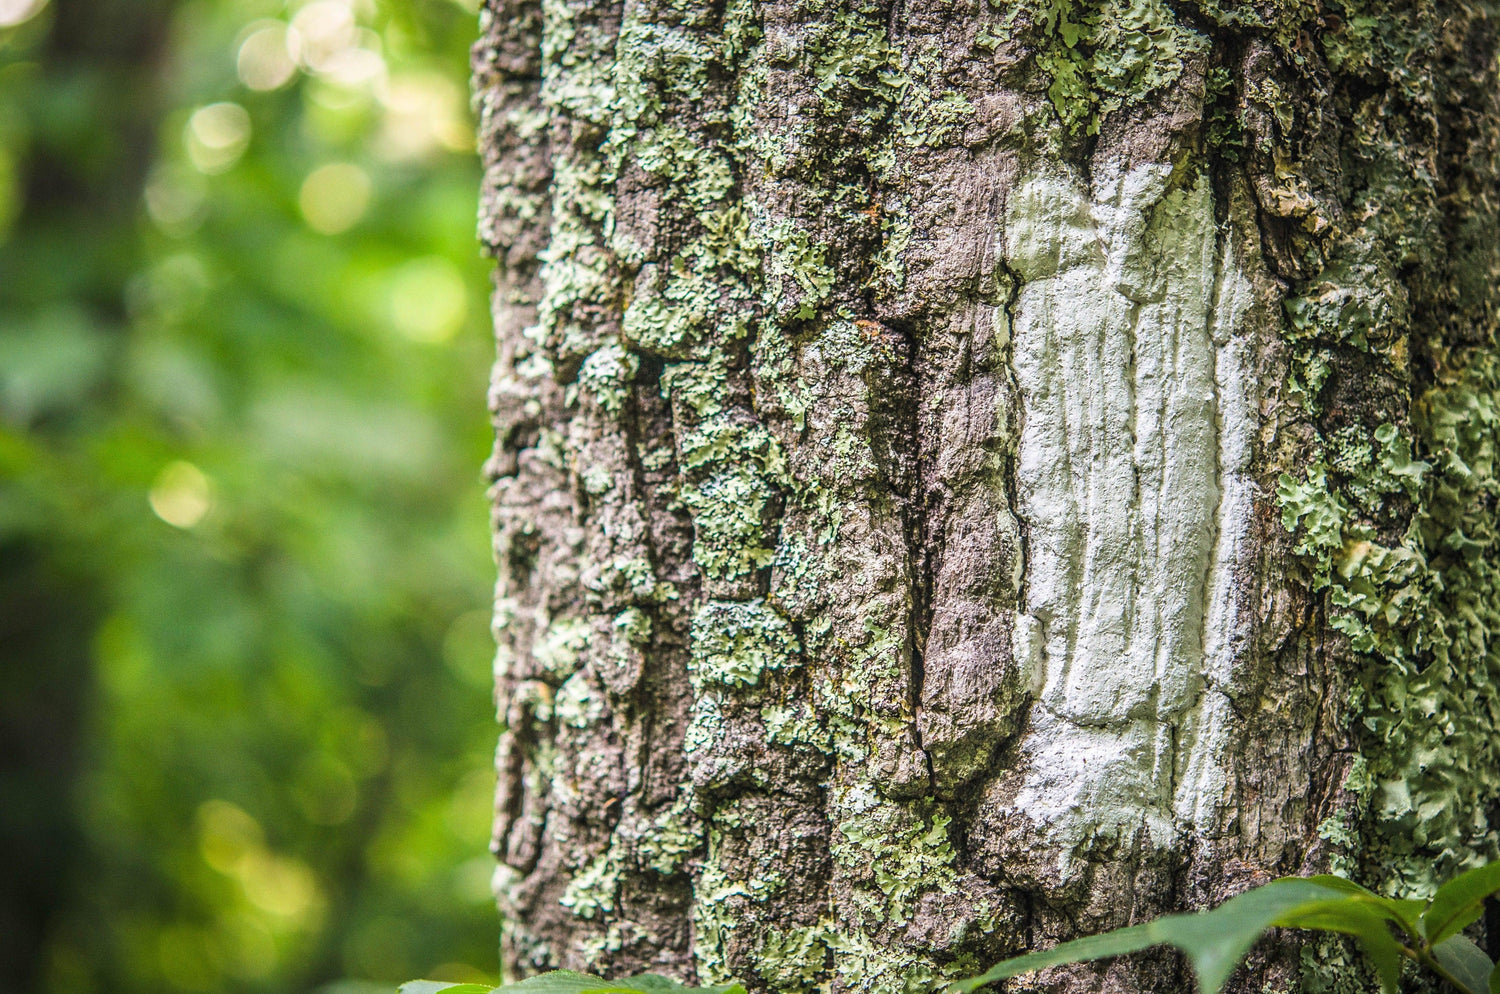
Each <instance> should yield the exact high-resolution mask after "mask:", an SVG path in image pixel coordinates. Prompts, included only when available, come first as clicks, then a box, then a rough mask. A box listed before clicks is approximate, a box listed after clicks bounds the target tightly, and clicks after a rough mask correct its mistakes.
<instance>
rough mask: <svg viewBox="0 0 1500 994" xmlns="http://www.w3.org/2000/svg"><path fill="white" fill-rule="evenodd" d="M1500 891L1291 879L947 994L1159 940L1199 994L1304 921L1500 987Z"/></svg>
mask: <svg viewBox="0 0 1500 994" xmlns="http://www.w3.org/2000/svg"><path fill="white" fill-rule="evenodd" d="M1497 892H1500V863H1490V864H1487V865H1485V866H1481V867H1477V868H1475V869H1472V870H1469V871H1467V872H1466V873H1462V874H1460V875H1459V876H1457V877H1455V878H1453V879H1452V880H1450V881H1449V882H1448V883H1446V884H1444V885H1443V886H1442V887H1440V888H1439V889H1438V891H1437V893H1435V894H1434V895H1433V896H1432V898H1431V899H1430V900H1427V901H1413V900H1398V899H1396V898H1389V897H1381V896H1380V895H1379V894H1376V893H1375V892H1374V891H1371V890H1367V889H1366V888H1364V887H1361V886H1360V885H1359V884H1356V883H1353V882H1352V881H1349V880H1345V879H1344V878H1343V877H1333V876H1317V877H1306V878H1304V877H1283V878H1282V879H1280V880H1275V881H1272V882H1271V883H1269V884H1266V885H1264V886H1262V887H1257V888H1255V889H1253V890H1249V891H1246V892H1245V893H1243V894H1240V895H1239V896H1238V897H1232V898H1230V899H1229V900H1227V901H1225V902H1224V903H1223V904H1221V905H1219V906H1218V907H1217V908H1214V909H1213V910H1212V911H1204V912H1199V913H1197V914H1181V915H1166V916H1164V917H1162V918H1157V919H1155V920H1154V921H1149V922H1145V923H1144V924H1141V925H1132V926H1130V927H1129V928H1122V929H1116V930H1115V931H1113V932H1105V933H1104V934H1102V935H1092V936H1088V937H1087V938H1083V939H1076V940H1074V941H1072V942H1064V943H1063V944H1062V945H1059V946H1055V947H1053V948H1052V949H1046V950H1042V951H1040V952H1034V953H1027V954H1025V955H1024V956H1017V957H1015V958H1013V959H1008V960H1005V961H1004V962H1003V963H999V964H997V965H995V966H994V967H992V968H990V969H989V970H988V971H987V972H985V973H983V974H981V975H980V976H977V977H971V978H969V979H967V980H960V981H958V982H957V983H954V984H952V985H950V986H949V987H948V988H947V991H946V992H945V994H969V992H971V991H974V990H977V989H978V988H981V987H984V986H986V985H988V984H993V983H995V982H997V981H1001V980H1007V979H1009V978H1011V977H1017V976H1020V975H1021V974H1023V973H1031V972H1033V971H1036V970H1042V969H1045V968H1047V967H1050V966H1061V965H1063V964H1065V963H1082V962H1086V961H1089V960H1097V959H1104V958H1106V957H1110V956H1121V955H1124V954H1125V953H1133V952H1139V951H1140V950H1142V949H1148V948H1150V947H1152V946H1162V945H1167V946H1173V947H1175V948H1176V949H1178V950H1181V951H1182V953H1183V954H1185V955H1186V956H1187V958H1188V962H1189V963H1190V964H1191V965H1192V968H1193V973H1194V974H1195V975H1196V976H1197V978H1198V990H1199V992H1200V994H1219V991H1220V990H1221V989H1222V988H1223V986H1224V983H1225V981H1227V980H1228V979H1229V975H1230V974H1231V973H1233V972H1234V968H1235V967H1236V966H1238V965H1239V962H1240V960H1242V959H1244V957H1245V954H1246V953H1248V952H1249V951H1250V947H1251V946H1253V945H1254V944H1255V941H1256V940H1257V939H1259V938H1260V937H1261V936H1262V935H1263V934H1265V932H1266V930H1267V929H1271V928H1300V929H1309V930H1312V931H1319V932H1333V933H1337V934H1340V935H1348V936H1352V937H1353V938H1354V939H1355V940H1356V941H1357V942H1358V943H1359V944H1360V947H1361V948H1362V949H1363V950H1364V952H1365V955H1366V956H1368V957H1369V959H1370V962H1371V964H1372V965H1373V966H1374V968H1375V973H1376V975H1377V976H1379V978H1380V985H1381V988H1382V989H1383V991H1384V992H1385V994H1396V992H1397V990H1398V986H1399V983H1400V978H1401V960H1402V959H1403V958H1405V959H1409V960H1411V961H1413V962H1415V963H1417V964H1419V965H1420V966H1422V967H1424V968H1426V969H1428V970H1430V971H1432V972H1433V973H1434V974H1436V975H1437V976H1438V977H1440V978H1442V979H1443V980H1444V981H1445V982H1446V983H1448V984H1449V985H1450V986H1451V987H1453V988H1454V989H1455V990H1456V991H1458V992H1459V994H1500V969H1497V968H1496V966H1495V964H1494V963H1493V962H1491V961H1490V958H1489V957H1488V956H1487V955H1485V953H1484V951H1483V950H1481V949H1480V948H1479V947H1478V946H1476V945H1475V944H1474V943H1473V942H1472V941H1471V940H1469V939H1468V938H1467V937H1465V936H1463V935H1461V934H1460V933H1461V932H1462V931H1463V930H1464V929H1465V928H1467V927H1468V926H1469V925H1471V924H1473V923H1474V922H1475V921H1477V920H1478V918H1479V916H1480V915H1481V914H1483V912H1484V901H1485V899H1486V898H1488V897H1490V896H1491V895H1493V894H1495V893H1497ZM439 992H441V994H745V988H744V987H743V986H742V985H741V984H726V985H724V986H721V987H704V988H693V987H686V986H684V985H682V984H679V983H677V982H676V981H675V980H669V979H668V978H666V977H659V976H656V975H655V974H649V973H648V974H642V975H640V976H636V977H629V978H626V979H624V980H604V979H602V978H600V977H594V976H590V975H589V974H586V973H574V972H573V971H571V970H554V971H552V972H551V973H544V974H541V975H539V976H535V977H531V978H529V979H527V980H523V981H521V982H519V983H515V984H505V985H503V986H501V987H486V986H484V985H482V984H447V983H441V982H436V981H431V980H414V981H412V982H410V983H408V984H404V985H402V987H401V989H400V991H399V994H439Z"/></svg>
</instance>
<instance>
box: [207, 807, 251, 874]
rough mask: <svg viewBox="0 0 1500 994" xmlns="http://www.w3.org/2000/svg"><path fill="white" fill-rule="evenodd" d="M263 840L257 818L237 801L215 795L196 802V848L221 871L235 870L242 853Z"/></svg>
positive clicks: (210, 863) (210, 864) (242, 855)
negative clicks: (220, 798)
mask: <svg viewBox="0 0 1500 994" xmlns="http://www.w3.org/2000/svg"><path fill="white" fill-rule="evenodd" d="M264 843H265V832H264V830H263V829H262V828H261V827H260V822H258V821H256V820H255V819H254V818H253V817H251V816H250V814H249V813H248V812H246V811H245V809H244V808H241V807H240V806H239V805H237V804H231V803H229V802H228V801H223V800H218V799H217V798H216V799H214V800H209V801H204V802H203V803H202V804H200V805H198V851H199V853H201V854H202V856H203V861H204V862H205V863H207V864H208V865H209V866H211V867H213V868H214V869H215V870H218V871H219V872H220V873H227V874H232V873H234V872H235V870H236V868H237V867H238V866H239V865H240V860H241V859H243V858H244V856H245V854H246V853H247V852H250V851H252V850H255V849H259V848H260V847H261V846H262V845H263V844H264Z"/></svg>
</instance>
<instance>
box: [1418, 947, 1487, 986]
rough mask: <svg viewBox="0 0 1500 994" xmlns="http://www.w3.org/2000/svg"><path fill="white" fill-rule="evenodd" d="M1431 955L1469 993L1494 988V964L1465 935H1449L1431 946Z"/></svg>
mask: <svg viewBox="0 0 1500 994" xmlns="http://www.w3.org/2000/svg"><path fill="white" fill-rule="evenodd" d="M1432 955H1434V956H1436V957H1437V961H1438V962H1439V963H1441V964H1443V969H1445V970H1447V971H1448V972H1449V973H1451V974H1453V978H1454V979H1455V980H1457V981H1458V982H1459V983H1461V984H1463V985H1464V986H1465V987H1467V988H1468V989H1469V994H1484V992H1485V991H1487V990H1493V989H1494V986H1495V981H1494V978H1493V974H1494V972H1495V964H1493V963H1491V962H1490V958H1489V957H1488V956H1486V955H1485V954H1484V951H1483V950H1482V949H1480V948H1479V947H1478V946H1476V945H1474V943H1473V942H1472V941H1471V940H1470V939H1468V938H1467V937H1465V936H1462V935H1454V936H1450V937H1449V938H1448V939H1446V940H1445V941H1443V942H1441V943H1439V944H1438V945H1436V946H1433V947H1432Z"/></svg>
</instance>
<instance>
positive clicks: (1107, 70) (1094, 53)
mask: <svg viewBox="0 0 1500 994" xmlns="http://www.w3.org/2000/svg"><path fill="white" fill-rule="evenodd" d="M1023 16H1024V17H1025V19H1026V20H1028V21H1029V22H1030V24H1031V25H1032V26H1033V28H1034V29H1035V30H1036V32H1037V33H1038V34H1039V35H1040V38H1041V42H1042V43H1041V45H1040V46H1039V47H1038V49H1037V51H1036V55H1035V58H1036V65H1037V68H1038V69H1040V70H1041V71H1042V72H1044V73H1045V74H1046V75H1047V76H1048V78H1050V80H1051V84H1050V85H1049V86H1048V88H1047V96H1048V97H1049V98H1050V99H1051V101H1052V106H1053V107H1054V108H1055V109H1056V111H1057V115H1058V117H1059V118H1060V119H1061V120H1062V123H1063V125H1064V127H1066V128H1067V129H1068V130H1069V131H1074V132H1084V133H1087V134H1097V133H1098V131H1099V124H1100V121H1101V119H1102V118H1103V117H1104V116H1105V115H1107V114H1109V113H1111V112H1113V111H1116V110H1119V109H1120V108H1121V107H1124V106H1127V105H1129V104H1132V103H1135V102H1137V101H1139V100H1142V99H1144V98H1145V97H1147V96H1148V95H1150V94H1152V93H1155V92H1158V91H1161V90H1163V89H1165V88H1166V87H1168V86H1170V85H1171V84H1172V83H1173V82H1175V81H1176V80H1177V79H1178V78H1179V77H1180V76H1181V75H1182V70H1183V63H1184V60H1185V59H1187V58H1190V57H1192V56H1194V55H1196V54H1199V53H1202V52H1204V51H1206V50H1207V48H1208V40H1207V39H1206V38H1204V37H1203V36H1202V35H1200V34H1198V33H1197V32H1196V31H1193V30H1192V29H1191V28H1188V27H1185V26H1184V25H1182V24H1181V23H1180V22H1179V20H1178V17H1177V15H1176V14H1175V13H1174V12H1173V11H1172V8H1171V7H1170V6H1168V5H1167V4H1166V3H1165V2H1163V0H1128V2H1122V3H1110V2H1101V0H1029V2H1027V3H1024V4H1020V5H1018V6H1016V7H1014V8H1012V9H1011V13H1010V14H1009V16H1008V21H1007V23H1008V26H1009V27H1011V28H1012V29H1014V28H1015V27H1016V26H1017V25H1018V24H1019V23H1021V19H1022V17H1023Z"/></svg>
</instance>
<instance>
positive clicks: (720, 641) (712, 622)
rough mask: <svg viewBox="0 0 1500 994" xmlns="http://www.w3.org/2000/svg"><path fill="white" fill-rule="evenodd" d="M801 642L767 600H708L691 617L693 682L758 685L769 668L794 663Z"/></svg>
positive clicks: (689, 669) (722, 684) (784, 667)
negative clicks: (768, 604) (769, 605)
mask: <svg viewBox="0 0 1500 994" xmlns="http://www.w3.org/2000/svg"><path fill="white" fill-rule="evenodd" d="M800 650H801V646H800V645H799V644H798V642H797V636H796V634H795V633H794V632H793V631H792V627H791V625H790V624H789V623H788V622H787V620H786V618H784V617H782V615H781V614H780V613H778V612H777V611H776V610H775V609H774V608H771V607H768V606H767V605H766V604H765V602H764V601H758V600H756V601H745V602H738V601H709V602H708V603H706V604H704V605H703V606H702V607H701V608H699V609H698V613H697V614H695V615H694V616H693V654H692V657H691V660H690V662H689V663H688V671H689V672H690V673H691V674H692V675H693V679H694V682H695V684H700V685H705V686H707V685H716V686H722V687H754V686H757V685H758V684H760V682H761V679H762V677H763V675H764V674H765V673H766V671H768V670H785V669H788V668H790V667H792V666H794V665H796V661H797V654H798V652H799V651H800Z"/></svg>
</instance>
